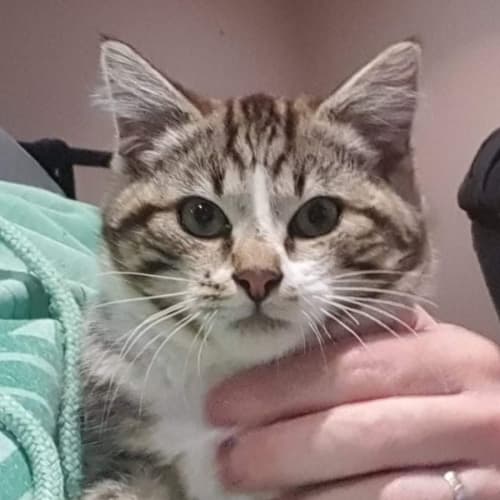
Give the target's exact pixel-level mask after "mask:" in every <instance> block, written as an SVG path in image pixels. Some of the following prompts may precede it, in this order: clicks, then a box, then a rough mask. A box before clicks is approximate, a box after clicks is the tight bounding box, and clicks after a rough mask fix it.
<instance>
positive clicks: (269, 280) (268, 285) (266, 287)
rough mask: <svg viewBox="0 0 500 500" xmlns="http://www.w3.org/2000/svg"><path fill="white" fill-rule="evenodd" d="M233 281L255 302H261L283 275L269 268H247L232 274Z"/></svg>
mask: <svg viewBox="0 0 500 500" xmlns="http://www.w3.org/2000/svg"><path fill="white" fill-rule="evenodd" d="M233 279H234V281H235V282H236V283H237V284H238V285H240V286H241V288H243V290H245V292H246V293H247V295H248V296H249V297H250V298H251V299H252V300H253V301H255V302H262V301H263V300H264V299H265V298H266V297H267V296H268V295H269V294H270V293H271V291H272V290H273V289H274V288H276V287H277V286H278V285H279V284H280V282H281V280H282V279H283V275H282V274H281V273H280V272H276V271H271V270H270V269H247V270H245V271H240V272H239V273H235V274H233Z"/></svg>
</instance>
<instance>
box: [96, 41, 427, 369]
mask: <svg viewBox="0 0 500 500" xmlns="http://www.w3.org/2000/svg"><path fill="white" fill-rule="evenodd" d="M418 57H419V49H418V47H417V46H416V45H414V44H412V43H402V44H399V45H396V46H394V47H392V48H390V49H388V51H386V52H385V53H384V54H382V55H381V56H379V58H378V59H376V60H375V61H374V62H373V63H371V65H369V66H368V67H367V68H365V69H364V70H362V71H361V72H360V73H358V74H357V75H356V76H355V77H354V78H353V79H352V80H350V81H349V82H348V83H346V84H345V85H343V86H342V87H341V88H340V89H339V90H338V91H336V92H335V93H334V94H333V95H332V96H330V97H328V98H327V99H325V100H324V101H320V100H317V101H313V100H311V99H305V98H301V99H297V100H295V101H287V100H284V99H274V98H271V97H268V96H265V95H255V96H250V97H246V98H243V99H239V100H230V101H227V102H219V101H206V100H201V99H199V98H197V97H193V96H191V95H190V94H188V93H187V92H186V91H184V90H183V89H182V88H181V87H179V86H178V85H175V84H173V83H171V82H170V81H168V80H166V79H165V78H164V77H163V76H162V75H161V74H160V73H158V72H157V71H156V70H154V69H153V68H152V67H151V66H150V65H149V63H147V62H146V61H145V60H144V59H143V58H141V57H140V56H139V55H138V54H137V53H136V52H135V51H133V50H132V49H131V48H129V47H128V46H126V45H124V44H121V43H119V42H112V41H108V42H105V43H104V45H103V67H104V74H105V77H106V80H107V83H108V90H109V96H110V99H111V107H112V109H113V110H114V112H115V116H116V120H117V126H118V132H119V138H120V142H119V152H118V155H117V157H116V158H115V169H116V172H117V186H116V189H115V191H114V193H113V195H112V197H110V198H109V200H108V203H107V206H106V209H105V226H104V235H105V239H106V242H107V247H108V249H109V252H110V254H111V257H112V259H113V261H114V264H115V266H116V268H117V269H118V270H119V271H123V272H125V273H138V274H129V275H127V281H128V282H129V283H132V284H133V287H134V288H135V289H136V290H137V292H138V293H141V294H145V295H150V296H151V297H152V301H153V302H154V304H155V305H156V306H157V307H158V308H159V309H160V310H162V309H164V310H168V311H171V312H173V313H175V312H176V311H178V315H177V319H179V321H184V322H185V325H184V326H182V327H181V330H179V334H180V335H183V336H186V337H188V338H190V339H194V336H196V334H198V341H199V342H203V341H206V342H209V343H210V345H212V346H215V348H216V349H220V350H221V351H222V352H225V353H226V354H227V355H234V357H235V358H238V359H245V360H247V361H249V362H256V361H264V360H267V359H270V358H273V357H276V356H279V355H281V354H283V353H284V352H287V351H290V350H293V349H295V348H297V347H298V346H300V345H301V344H302V343H303V342H307V343H310V340H311V339H315V338H316V340H319V338H322V337H326V336H328V335H329V333H332V332H333V330H335V329H332V328H330V332H327V331H326V330H325V329H324V328H323V325H324V324H325V323H326V322H327V320H328V321H329V323H330V324H335V325H336V327H337V328H336V330H337V333H338V332H342V331H343V332H344V333H346V332H347V333H351V334H352V331H355V330H356V326H357V325H356V321H359V322H360V323H365V322H366V319H367V314H368V315H372V316H375V317H377V318H379V317H380V314H379V313H375V312H374V311H373V310H371V309H370V308H373V307H374V306H376V305H377V304H378V306H380V305H381V304H383V302H382V303H381V302H380V301H383V300H386V302H387V301H389V302H392V301H394V302H405V301H406V300H405V299H406V298H407V297H406V296H405V295H404V294H405V293H409V292H415V290H416V289H417V288H418V286H419V285H420V281H421V279H422V271H423V270H424V268H425V266H426V264H427V260H428V248H427V240H426V235H425V229H424V225H423V222H422V216H421V213H420V204H419V196H418V193H417V192H416V189H415V185H414V178H413V170H412V159H411V151H410V148H409V134H410V130H411V124H412V120H413V114H414V107H415V91H416V77H417V69H418ZM139 273H143V274H139ZM145 275H152V276H145ZM162 295H165V296H164V297H161V296H162ZM384 297H385V298H384ZM377 301H378V302H377ZM177 305H179V306H178V309H176V306H177ZM386 305H387V306H390V304H389V303H388V302H387V304H386ZM167 308H170V309H167ZM190 318H191V319H190ZM385 320H386V321H387V318H385ZM379 321H380V320H379ZM182 329H184V330H185V331H182ZM165 334H166V335H168V334H169V332H167V331H166V332H165ZM324 340H326V338H324Z"/></svg>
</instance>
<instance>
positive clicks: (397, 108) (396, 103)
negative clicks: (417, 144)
mask: <svg viewBox="0 0 500 500" xmlns="http://www.w3.org/2000/svg"><path fill="white" fill-rule="evenodd" d="M420 56H421V48H420V45H419V44H417V43H416V42H411V41H408V42H400V43H397V44H395V45H392V46H391V47H389V48H388V49H386V50H385V51H383V52H382V53H381V54H380V55H379V56H378V57H376V58H375V59H374V60H373V61H371V62H370V63H369V64H367V65H366V66H365V67H364V68H362V69H361V70H360V71H358V72H357V73H356V74H355V75H354V76H353V77H351V78H350V79H349V80H348V81H347V82H346V83H344V84H343V85H341V86H340V88H339V89H338V90H336V91H335V92H334V93H333V94H332V95H330V96H329V97H328V98H327V99H326V100H324V101H323V102H322V103H321V104H320V105H319V107H318V108H317V111H316V113H317V117H318V118H319V119H320V120H327V121H329V122H331V123H332V124H335V123H341V124H342V123H343V124H348V125H350V126H352V127H353V128H354V129H355V130H356V131H358V132H360V133H361V134H362V136H363V137H364V138H365V139H366V140H367V141H368V142H369V143H370V144H371V145H372V146H374V147H375V148H376V149H377V151H379V152H380V153H382V155H390V156H403V155H405V154H407V153H408V152H409V147H410V135H411V129H412V124H413V120H414V116H415V111H416V104H417V90H418V88H417V87H418V74H419V68H420Z"/></svg>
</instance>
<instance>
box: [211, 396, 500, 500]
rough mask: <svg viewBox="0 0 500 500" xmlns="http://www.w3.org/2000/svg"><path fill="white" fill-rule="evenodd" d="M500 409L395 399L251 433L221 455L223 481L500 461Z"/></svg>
mask: <svg viewBox="0 0 500 500" xmlns="http://www.w3.org/2000/svg"><path fill="white" fill-rule="evenodd" d="M495 405H496V403H495V400H494V398H486V397H485V398H477V399H476V398H474V397H472V396H469V395H465V394H463V395H462V394H461V395H457V396H433V397H422V398H421V397H418V398H392V399H384V400H379V401H369V402H364V403H357V404H353V405H346V406H340V407H338V408H335V409H333V410H329V411H325V412H320V413H317V414H312V415H307V416H304V417H300V418H297V419H294V420H289V421H284V422H279V423H276V424H273V425H269V426H267V427H263V428H259V429H254V430H249V431H247V432H246V433H244V434H242V435H241V436H239V437H238V438H237V440H236V442H235V443H234V445H233V446H232V448H226V449H224V450H221V453H220V456H219V459H220V461H219V464H220V471H221V479H222V480H223V482H224V483H225V484H226V485H227V487H228V488H230V489H234V490H238V491H240V490H241V491H258V490H266V489H271V490H272V489H279V490H282V489H285V488H293V487H298V486H300V485H304V484H314V483H321V482H324V481H335V480H340V479H344V478H348V477H351V476H358V475H362V474H370V473H374V472H377V471H381V470H389V469H396V468H404V467H424V466H430V465H440V464H443V463H456V462H467V463H469V462H473V463H481V464H484V463H487V464H490V463H495V460H496V461H497V462H498V461H499V460H500V459H499V457H500V417H498V418H496V419H495V420H493V419H492V418H491V415H497V414H498V411H497V410H495ZM360 498H362V497H360ZM367 498H370V497H367Z"/></svg>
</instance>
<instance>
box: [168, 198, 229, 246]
mask: <svg viewBox="0 0 500 500" xmlns="http://www.w3.org/2000/svg"><path fill="white" fill-rule="evenodd" d="M177 213H178V218H179V223H180V225H181V226H182V227H183V229H184V230H185V231H186V232H188V233H189V234H192V235H193V236H196V237H198V238H220V237H223V236H227V235H229V233H230V232H231V224H230V222H229V221H228V219H227V217H226V216H225V214H224V212H223V211H222V210H221V209H220V208H219V207H218V206H217V205H216V204H215V203H213V202H211V201H209V200H206V199H205V198H201V197H199V196H191V197H189V198H184V199H183V200H182V201H181V203H180V204H179V206H178V211H177Z"/></svg>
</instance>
